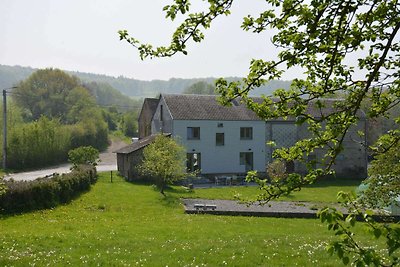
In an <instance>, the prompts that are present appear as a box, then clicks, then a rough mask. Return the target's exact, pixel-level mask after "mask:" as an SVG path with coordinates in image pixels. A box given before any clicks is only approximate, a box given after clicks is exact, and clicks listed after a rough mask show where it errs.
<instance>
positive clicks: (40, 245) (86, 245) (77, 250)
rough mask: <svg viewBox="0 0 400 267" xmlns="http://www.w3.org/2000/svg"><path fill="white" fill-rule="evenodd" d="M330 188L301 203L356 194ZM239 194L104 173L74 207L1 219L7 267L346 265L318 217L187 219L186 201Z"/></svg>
mask: <svg viewBox="0 0 400 267" xmlns="http://www.w3.org/2000/svg"><path fill="white" fill-rule="evenodd" d="M114 178H115V177H114ZM326 186H327V185H326ZM326 186H314V187H310V188H307V189H304V190H303V191H301V192H299V193H301V194H304V195H297V196H295V198H296V200H305V199H304V196H306V195H308V197H306V198H307V199H308V198H311V199H312V197H311V195H313V194H317V195H319V196H320V197H319V199H321V200H326V199H329V201H331V197H330V196H329V198H328V197H326V198H325V196H324V195H325V194H327V195H330V194H333V195H335V192H331V191H336V189H337V188H344V189H346V188H354V186H353V185H345V186H340V185H339V184H337V185H335V186H332V188H331V189H327V188H326ZM235 189H236V190H240V191H243V192H245V193H244V194H252V193H253V192H255V191H254V190H256V189H255V188H250V187H247V188H246V187H242V188H240V189H239V188H235ZM232 190H233V189H232V188H225V189H218V190H216V189H198V190H195V192H194V193H185V191H184V190H182V189H180V188H179V187H175V188H173V189H172V190H170V191H168V192H167V197H166V198H164V197H162V196H161V195H160V194H159V193H158V192H157V191H155V190H153V188H152V187H151V186H148V185H138V184H131V183H127V182H125V181H123V180H122V179H121V178H117V179H116V180H115V179H114V183H110V182H109V177H107V174H105V173H103V174H101V175H100V179H99V181H98V182H97V184H96V185H95V186H94V187H93V188H92V190H91V191H90V192H88V193H86V194H84V195H82V196H81V197H80V198H78V199H76V200H74V201H73V202H72V203H70V204H68V205H64V206H60V207H58V208H55V209H52V210H44V211H37V212H33V213H28V214H22V215H16V216H9V217H0V266H46V265H49V266H64V265H71V266H296V265H297V266H338V265H340V262H338V261H337V260H336V259H335V258H332V257H330V256H329V255H328V254H327V253H326V252H325V251H324V246H325V244H326V243H327V242H328V241H329V240H330V238H331V235H330V234H329V233H328V231H327V230H326V227H325V226H324V225H321V224H320V223H319V221H318V220H316V219H280V218H256V217H229V216H213V215H187V214H184V212H183V207H182V206H181V204H180V202H179V197H181V196H184V197H187V196H188V195H189V194H190V196H193V197H208V198H229V196H230V195H231V191H232ZM252 190H253V191H252ZM307 192H308V193H307ZM321 192H323V193H321ZM231 197H232V195H231ZM360 231H361V230H360Z"/></svg>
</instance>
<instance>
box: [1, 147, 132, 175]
mask: <svg viewBox="0 0 400 267" xmlns="http://www.w3.org/2000/svg"><path fill="white" fill-rule="evenodd" d="M126 145H127V144H126V143H125V142H123V141H121V140H113V141H111V145H110V146H109V147H108V148H107V150H106V151H104V152H102V153H100V160H101V161H100V162H99V164H98V165H97V167H96V168H97V171H99V172H103V171H116V170H117V155H116V154H114V153H112V152H113V151H115V150H118V149H119V148H121V147H124V146H126ZM71 166H72V165H71V164H61V165H57V166H54V167H49V168H44V169H39V170H35V171H29V172H19V173H11V174H8V175H6V176H5V179H11V178H12V179H14V180H16V181H21V180H26V181H28V180H35V179H37V178H40V177H44V176H47V175H51V174H53V173H68V172H70V168H71Z"/></svg>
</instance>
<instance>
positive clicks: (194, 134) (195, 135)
mask: <svg viewBox="0 0 400 267" xmlns="http://www.w3.org/2000/svg"><path fill="white" fill-rule="evenodd" d="M186 138H187V140H200V127H187V128H186Z"/></svg>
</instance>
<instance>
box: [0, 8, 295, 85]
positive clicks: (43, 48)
mask: <svg viewBox="0 0 400 267" xmlns="http://www.w3.org/2000/svg"><path fill="white" fill-rule="evenodd" d="M171 2H172V1H170V0H151V1H149V0H113V1H110V0H35V1H32V0H1V1H0V10H1V16H0V64H3V65H11V66H13V65H20V66H30V67H33V68H49V67H52V68H60V69H64V70H70V71H81V72H91V73H97V74H106V75H112V76H115V77H118V76H125V77H128V78H134V79H139V80H154V79H161V80H168V79H170V78H173V77H174V78H204V77H229V76H241V77H243V76H244V75H245V74H246V73H247V72H248V67H249V62H250V60H251V59H252V58H262V59H275V58H276V54H277V51H276V49H275V48H274V46H273V45H272V44H271V42H270V38H271V36H272V34H271V33H269V32H268V33H265V34H261V35H260V34H253V33H248V32H244V31H243V30H241V29H240V25H241V22H242V18H243V17H244V16H246V15H247V14H257V12H259V11H260V10H263V9H265V2H264V1H263V0H245V2H246V4H243V2H244V1H236V2H235V5H234V6H233V9H232V15H231V16H229V17H221V18H218V19H217V20H216V21H215V23H214V25H213V26H212V28H211V29H210V30H207V31H206V32H205V34H206V39H205V40H204V41H203V42H202V43H200V44H198V43H191V44H189V46H188V52H189V54H188V55H187V56H184V55H176V56H174V57H172V58H161V59H152V60H150V59H146V60H145V61H142V60H140V58H139V54H138V52H137V50H136V49H135V48H133V47H132V46H130V45H129V44H128V43H126V42H124V41H120V40H119V36H118V30H123V29H126V30H128V32H129V33H130V34H131V36H133V37H135V38H136V39H139V40H140V41H142V42H144V43H152V44H154V45H168V44H169V41H170V38H171V35H172V33H173V31H174V29H175V28H176V26H177V25H178V23H179V19H178V21H176V22H171V21H170V20H166V19H165V13H164V12H163V11H162V8H163V6H165V5H167V4H170V3H171ZM193 2H199V3H198V4H197V5H196V3H194V5H193V8H195V9H199V8H201V5H202V4H203V5H204V2H203V1H200V0H193ZM240 2H241V4H240ZM295 75H297V74H296V72H295V71H294V72H292V73H288V74H287V76H284V79H293V78H295Z"/></svg>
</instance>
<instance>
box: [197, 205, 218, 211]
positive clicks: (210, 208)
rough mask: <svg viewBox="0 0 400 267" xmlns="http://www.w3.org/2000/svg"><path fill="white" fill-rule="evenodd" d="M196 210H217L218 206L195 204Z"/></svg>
mask: <svg viewBox="0 0 400 267" xmlns="http://www.w3.org/2000/svg"><path fill="white" fill-rule="evenodd" d="M194 208H195V209H196V210H200V209H202V210H215V209H216V208H217V205H213V204H194Z"/></svg>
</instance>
